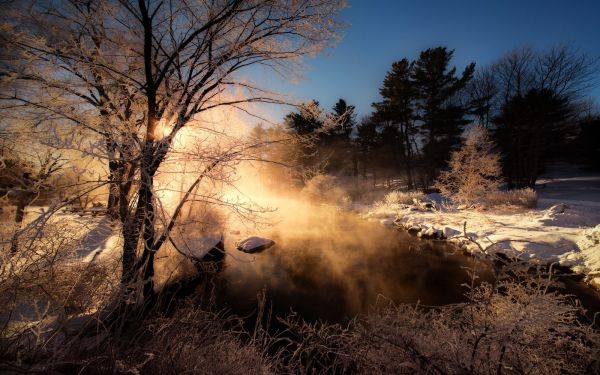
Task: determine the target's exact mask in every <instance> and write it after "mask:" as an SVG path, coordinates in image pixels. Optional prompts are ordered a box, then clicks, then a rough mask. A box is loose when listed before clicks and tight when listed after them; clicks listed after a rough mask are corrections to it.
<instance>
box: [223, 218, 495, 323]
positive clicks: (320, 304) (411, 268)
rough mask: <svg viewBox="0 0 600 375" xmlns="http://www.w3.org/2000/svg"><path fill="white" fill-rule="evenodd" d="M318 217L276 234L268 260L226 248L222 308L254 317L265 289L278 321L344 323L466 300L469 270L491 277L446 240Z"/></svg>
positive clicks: (352, 220)
mask: <svg viewBox="0 0 600 375" xmlns="http://www.w3.org/2000/svg"><path fill="white" fill-rule="evenodd" d="M318 219H319V218H318V217H315V218H314V220H307V221H306V222H304V223H303V225H299V226H295V227H293V228H289V230H285V229H282V228H281V226H280V227H279V230H278V231H275V230H274V231H272V232H271V233H268V235H269V237H270V238H272V239H273V240H275V242H276V245H275V247H273V248H271V249H268V250H266V251H264V252H262V253H260V254H252V255H250V254H244V253H241V252H239V251H237V250H235V248H234V246H233V245H232V243H226V248H227V253H228V256H227V257H226V259H225V266H224V268H223V270H222V272H221V273H220V275H219V277H218V280H217V292H216V297H217V298H216V299H217V304H218V305H219V306H221V307H225V306H226V307H228V308H229V309H230V310H231V312H232V313H234V314H236V315H238V316H248V315H251V314H252V313H253V312H255V311H256V307H257V294H258V293H259V292H260V291H261V290H262V289H263V288H265V289H266V293H267V301H268V302H269V303H270V304H271V307H272V309H273V314H274V315H285V314H288V313H290V312H291V311H294V312H297V313H299V314H300V316H302V317H303V318H304V319H306V320H308V321H315V320H318V319H321V320H326V321H328V322H343V321H345V320H347V319H348V318H351V317H353V316H355V315H357V314H361V313H366V312H368V310H369V309H370V308H372V307H373V306H374V305H376V303H378V301H379V302H385V301H386V299H388V298H389V299H390V300H392V301H393V302H395V303H404V302H407V303H415V302H417V301H420V303H421V304H424V305H443V304H448V303H455V302H461V301H464V300H465V297H464V293H465V292H466V288H465V287H464V286H463V285H462V284H463V283H470V282H471V279H470V277H469V275H468V274H467V272H466V270H465V269H464V268H470V269H473V267H476V269H477V271H478V272H479V273H480V275H481V276H482V278H483V279H489V278H490V272H489V269H488V268H487V266H486V265H485V264H483V263H482V262H481V261H477V260H475V259H474V258H472V257H469V256H465V255H463V254H461V253H460V252H454V251H453V250H452V247H450V246H449V245H448V244H445V243H443V242H437V243H433V242H425V241H419V240H417V239H415V238H413V237H411V236H409V235H408V234H406V233H400V232H398V231H396V230H394V229H392V228H386V227H383V226H381V225H379V224H378V223H371V222H366V221H364V220H362V219H360V218H356V217H354V216H351V215H341V214H340V215H338V216H335V217H327V219H323V220H318ZM232 241H233V240H232Z"/></svg>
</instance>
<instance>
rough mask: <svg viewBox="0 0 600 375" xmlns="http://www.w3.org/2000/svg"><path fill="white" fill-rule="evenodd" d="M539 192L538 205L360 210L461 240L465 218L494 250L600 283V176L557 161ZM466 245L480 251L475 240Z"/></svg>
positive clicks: (365, 214)
mask: <svg viewBox="0 0 600 375" xmlns="http://www.w3.org/2000/svg"><path fill="white" fill-rule="evenodd" d="M537 192H538V197H539V200H538V206H537V207H536V208H535V209H523V208H516V207H506V208H501V209H499V208H494V209H488V210H474V209H464V210H459V209H456V208H452V207H447V206H444V205H441V204H437V205H436V206H437V207H436V209H434V210H425V209H417V208H415V207H414V206H407V205H380V206H378V207H375V206H370V207H366V208H364V209H363V210H362V211H363V217H365V218H367V219H369V220H378V221H379V222H381V223H382V224H384V225H399V226H402V227H404V228H406V229H408V228H411V227H412V228H413V229H418V228H421V231H422V232H423V233H425V232H428V233H429V234H434V233H440V234H441V233H444V235H445V237H447V238H448V239H450V240H451V241H456V242H461V243H465V241H464V240H465V238H464V235H463V232H464V231H463V225H464V223H465V222H466V230H467V235H468V236H469V237H471V238H472V239H474V240H476V241H477V242H479V244H481V245H482V246H483V247H484V248H487V251H489V252H490V253H494V252H502V253H504V254H507V255H509V256H516V257H519V258H520V259H523V260H528V261H531V262H536V263H553V262H558V263H559V264H561V265H564V266H568V267H571V268H572V269H573V270H574V271H576V272H579V273H583V274H586V275H588V281H589V282H590V283H592V284H594V285H595V286H596V287H600V177H599V176H598V175H592V174H590V173H586V172H585V171H582V170H580V169H578V168H576V167H572V166H566V165H557V166H555V167H554V168H553V169H552V172H551V173H549V174H547V175H545V176H543V178H541V179H540V182H539V185H538V186H537ZM432 198H434V200H435V199H436V198H437V197H432ZM465 246H466V247H467V249H468V250H470V251H479V250H478V247H477V245H475V244H473V243H466V244H465Z"/></svg>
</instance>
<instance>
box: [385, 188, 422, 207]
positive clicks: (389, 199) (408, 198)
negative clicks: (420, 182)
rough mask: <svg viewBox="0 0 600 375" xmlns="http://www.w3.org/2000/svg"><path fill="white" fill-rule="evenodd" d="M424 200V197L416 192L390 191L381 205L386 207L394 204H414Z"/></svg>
mask: <svg viewBox="0 0 600 375" xmlns="http://www.w3.org/2000/svg"><path fill="white" fill-rule="evenodd" d="M423 198H425V195H424V194H423V193H421V192H418V191H409V192H403V191H398V190H393V191H390V192H389V193H387V194H386V195H385V197H384V198H383V203H384V204H386V205H394V204H414V203H415V202H418V201H421V200H423Z"/></svg>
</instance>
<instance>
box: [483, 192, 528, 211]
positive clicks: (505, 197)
mask: <svg viewBox="0 0 600 375" xmlns="http://www.w3.org/2000/svg"><path fill="white" fill-rule="evenodd" d="M485 200H486V203H487V205H488V206H514V207H522V208H535V207H537V201H538V197H537V193H536V192H535V190H533V189H530V188H525V189H514V190H507V191H500V190H498V191H492V192H489V193H487V194H486V196H485Z"/></svg>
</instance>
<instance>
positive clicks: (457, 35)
mask: <svg viewBox="0 0 600 375" xmlns="http://www.w3.org/2000/svg"><path fill="white" fill-rule="evenodd" d="M348 3H349V4H348V8H346V9H344V10H343V11H342V14H341V16H342V20H343V21H344V22H345V23H346V24H347V25H348V26H347V28H346V29H345V31H344V35H343V39H342V40H341V42H340V43H339V44H338V45H337V46H336V47H335V48H333V49H330V50H329V51H326V53H325V54H322V55H319V56H318V57H316V58H312V59H307V60H306V65H307V66H308V69H307V70H306V71H305V73H304V79H303V80H302V81H301V82H300V83H297V84H289V83H283V82H278V81H275V80H273V81H271V82H270V83H269V84H270V85H272V87H273V88H275V89H277V90H281V91H284V92H287V93H291V94H294V95H295V96H296V97H297V98H299V99H302V100H308V99H311V98H315V99H317V100H319V101H320V102H321V105H322V106H323V107H325V108H327V109H330V108H331V107H332V106H333V104H334V103H335V102H336V101H337V99H338V98H340V97H342V98H344V99H346V101H347V102H348V103H350V104H354V105H355V106H356V107H357V112H358V113H359V115H360V116H362V115H366V114H368V113H370V111H371V103H372V102H374V101H378V100H379V93H378V89H379V87H380V85H381V82H382V81H383V78H384V77H385V74H386V72H387V71H388V70H389V68H390V66H391V64H392V62H394V61H397V60H400V59H401V58H403V57H407V58H410V59H414V58H416V57H418V54H419V52H420V51H421V50H423V49H426V48H429V47H435V46H439V45H443V46H447V47H448V48H450V49H455V54H454V64H455V65H456V66H457V67H458V68H459V70H460V69H462V68H463V67H464V66H465V65H466V64H467V63H468V62H471V61H474V62H476V63H477V65H478V66H484V65H487V64H489V63H492V62H493V61H494V60H496V59H497V58H498V57H500V56H501V55H502V54H504V53H505V52H507V51H509V50H511V49H513V48H515V47H519V46H523V45H529V46H531V47H534V48H546V47H550V46H552V45H556V44H563V43H570V44H572V45H573V46H574V47H576V48H578V49H579V51H581V52H585V53H587V54H589V55H590V56H592V57H594V58H599V57H600V0H568V1H564V0H563V1H560V0H445V1H444V0H388V1H383V0H349V1H348ZM591 94H592V96H594V97H595V98H596V102H600V87H599V86H596V87H595V88H594V90H593V91H592V93H591ZM273 110H274V111H275V113H271V116H273V118H274V119H276V120H278V121H281V118H282V116H283V114H285V113H286V112H289V110H290V109H289V108H280V109H275V108H273ZM271 116H269V117H271Z"/></svg>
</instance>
